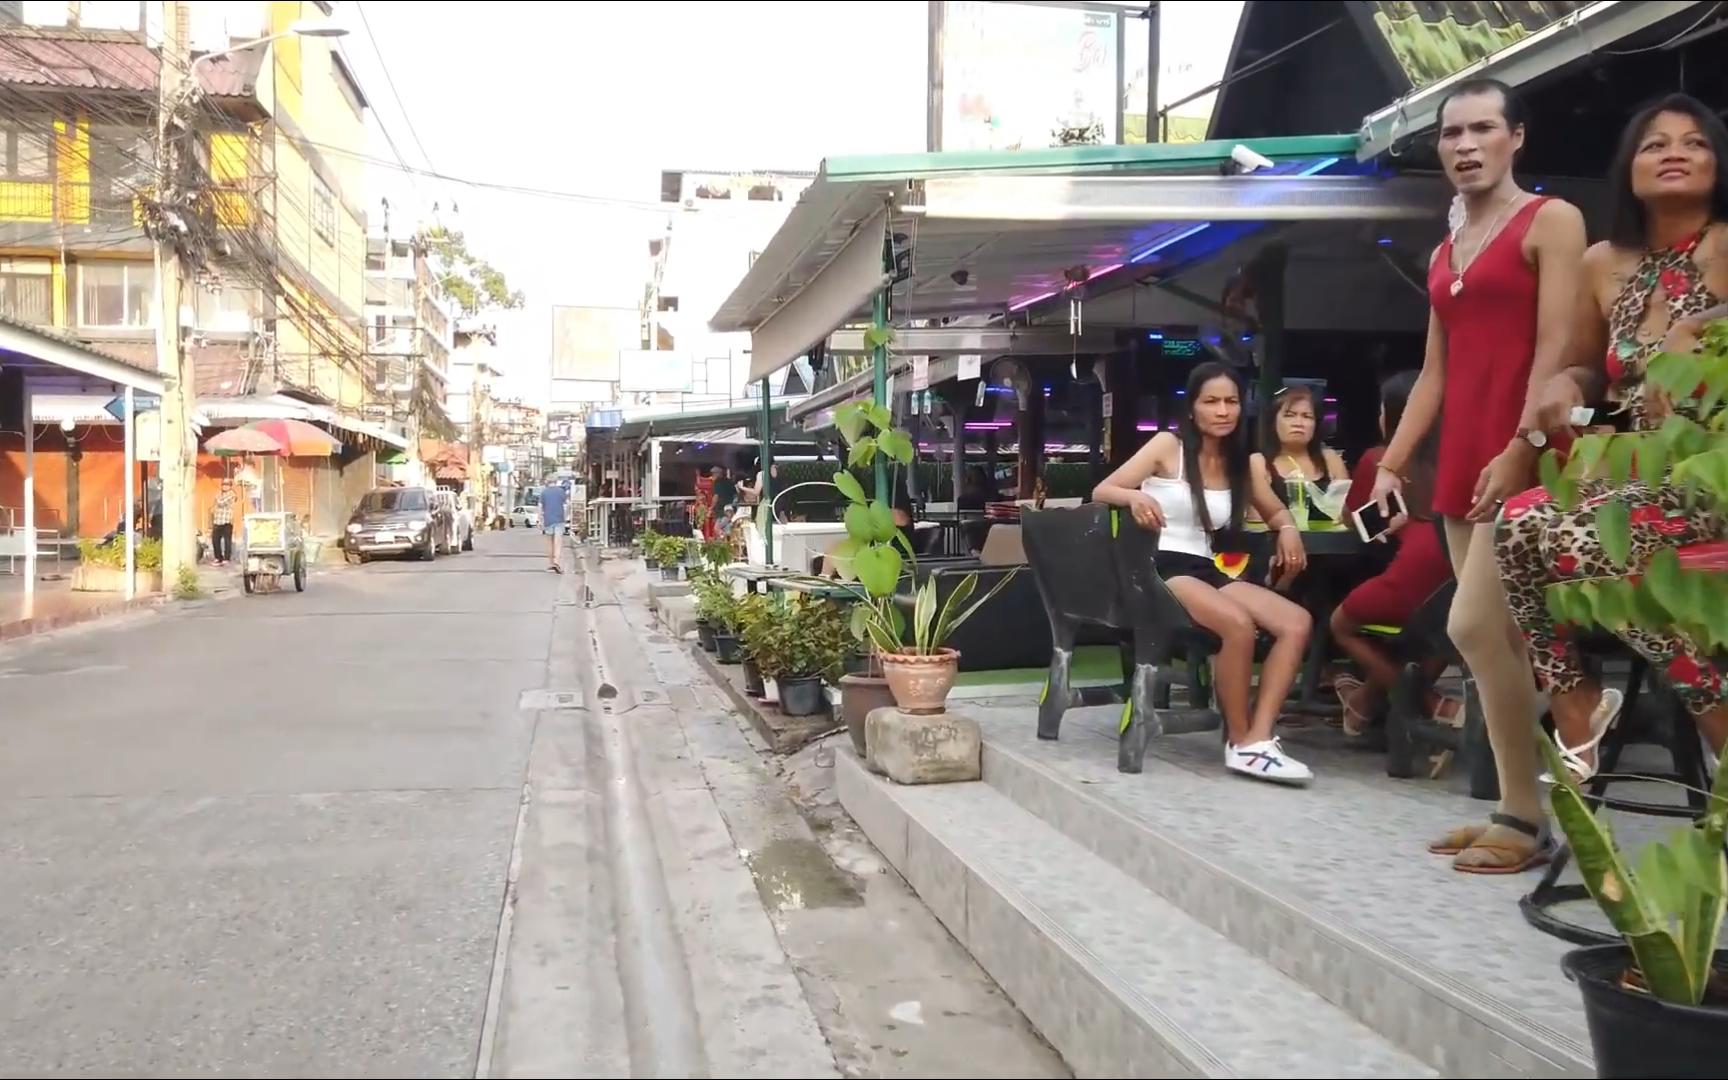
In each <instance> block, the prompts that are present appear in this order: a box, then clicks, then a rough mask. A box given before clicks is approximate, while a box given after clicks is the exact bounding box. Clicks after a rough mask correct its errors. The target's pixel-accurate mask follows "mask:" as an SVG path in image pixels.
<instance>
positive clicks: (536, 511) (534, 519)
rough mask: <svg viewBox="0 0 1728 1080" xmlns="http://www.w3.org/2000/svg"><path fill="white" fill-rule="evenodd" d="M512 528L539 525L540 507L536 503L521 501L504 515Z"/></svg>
mask: <svg viewBox="0 0 1728 1080" xmlns="http://www.w3.org/2000/svg"><path fill="white" fill-rule="evenodd" d="M505 520H507V521H508V522H509V523H510V527H511V528H512V529H514V528H516V527H517V526H521V527H523V528H527V529H538V528H539V527H540V507H539V505H538V504H536V503H523V504H522V505H521V506H518V507H517V508H516V509H514V510H512V511H510V513H509V514H507V515H506V516H505Z"/></svg>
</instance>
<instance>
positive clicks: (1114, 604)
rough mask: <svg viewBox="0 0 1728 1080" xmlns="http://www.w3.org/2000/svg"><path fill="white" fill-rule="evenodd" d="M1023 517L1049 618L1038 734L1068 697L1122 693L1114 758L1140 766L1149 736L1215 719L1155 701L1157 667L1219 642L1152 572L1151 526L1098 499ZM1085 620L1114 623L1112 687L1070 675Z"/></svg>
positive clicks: (1050, 733) (1050, 732)
mask: <svg viewBox="0 0 1728 1080" xmlns="http://www.w3.org/2000/svg"><path fill="white" fill-rule="evenodd" d="M1021 525H1022V539H1023V541H1024V543H1025V546H1026V558H1027V562H1028V563H1029V564H1030V566H1031V568H1032V577H1033V580H1034V581H1035V582H1036V583H1037V586H1038V595H1039V597H1040V598H1041V599H1042V600H1043V603H1044V612H1045V614H1046V616H1048V618H1049V620H1050V638H1051V651H1050V673H1049V676H1048V678H1047V680H1046V682H1045V685H1044V692H1043V695H1042V696H1041V697H1040V698H1039V702H1038V737H1039V738H1040V739H1055V738H1057V737H1058V736H1059V735H1060V734H1061V729H1062V717H1063V715H1064V714H1066V713H1067V711H1068V709H1069V708H1071V707H1073V706H1075V705H1079V704H1114V703H1116V702H1121V703H1122V706H1123V707H1122V718H1121V722H1120V725H1119V729H1118V730H1119V733H1120V736H1121V740H1120V742H1119V744H1118V746H1117V751H1116V768H1117V769H1118V770H1119V771H1121V772H1125V773H1138V772H1140V771H1141V770H1142V769H1143V768H1144V765H1145V760H1146V747H1147V744H1148V742H1149V741H1150V740H1151V739H1152V738H1153V737H1154V736H1158V735H1174V734H1184V733H1187V732H1194V731H1210V730H1215V729H1218V728H1221V727H1222V726H1223V720H1222V718H1221V717H1220V716H1219V715H1218V713H1217V712H1216V711H1215V710H1213V709H1209V708H1190V709H1180V710H1178V709H1171V708H1168V707H1161V704H1160V697H1161V696H1162V702H1163V706H1167V703H1168V693H1167V689H1166V690H1165V692H1164V693H1163V694H1162V695H1160V678H1159V675H1160V669H1161V668H1163V667H1165V666H1166V665H1169V664H1170V663H1171V662H1172V660H1173V659H1175V658H1176V656H1177V655H1179V654H1180V655H1183V656H1184V657H1186V658H1188V659H1189V662H1190V664H1193V663H1194V662H1195V661H1194V657H1196V656H1199V657H1202V658H1203V657H1205V656H1209V655H1211V653H1212V652H1216V651H1217V649H1218V645H1219V643H1218V639H1217V638H1216V637H1214V636H1213V635H1212V634H1210V633H1207V632H1206V631H1205V630H1202V629H1200V628H1199V627H1197V626H1195V625H1194V623H1193V621H1192V620H1191V619H1189V617H1188V613H1187V611H1185V610H1184V609H1183V607H1182V605H1181V603H1180V602H1179V601H1178V600H1177V599H1176V597H1175V595H1174V594H1173V593H1171V591H1170V589H1169V588H1168V587H1167V586H1166V585H1165V584H1164V582H1163V580H1162V579H1161V578H1159V577H1158V574H1157V570H1156V568H1155V565H1154V563H1155V559H1156V555H1157V549H1158V540H1157V537H1156V535H1154V534H1153V533H1150V532H1148V531H1146V530H1144V529H1142V528H1140V527H1139V526H1137V525H1134V524H1133V523H1132V522H1131V521H1128V520H1126V518H1125V516H1124V515H1123V514H1122V513H1121V512H1120V511H1118V510H1116V509H1114V508H1112V507H1109V506H1104V505H1101V504H1088V505H1086V506H1082V507H1079V508H1077V509H1072V510H1026V511H1024V512H1023V514H1022V516H1021ZM1087 626H1096V627H1103V628H1107V629H1109V630H1112V631H1115V632H1116V633H1117V635H1119V640H1122V641H1123V646H1122V650H1123V668H1124V671H1123V676H1124V678H1123V682H1124V684H1125V685H1124V686H1123V687H1122V688H1121V689H1120V690H1117V691H1106V693H1105V695H1102V696H1100V695H1098V694H1097V693H1096V692H1083V691H1079V690H1076V689H1074V688H1073V687H1072V686H1071V685H1070V683H1069V672H1070V668H1071V666H1072V664H1073V660H1074V647H1075V645H1076V644H1077V643H1078V640H1079V637H1080V634H1081V631H1082V629H1083V628H1084V627H1087ZM1191 677H1192V676H1191ZM1166 687H1167V684H1166Z"/></svg>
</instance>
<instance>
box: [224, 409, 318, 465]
mask: <svg viewBox="0 0 1728 1080" xmlns="http://www.w3.org/2000/svg"><path fill="white" fill-rule="evenodd" d="M236 430H238V431H251V432H256V433H258V434H261V435H264V436H267V437H268V438H270V439H271V440H273V441H274V443H275V444H276V449H275V450H265V451H256V452H257V453H275V454H281V455H283V456H284V457H329V456H330V455H332V454H334V453H336V452H337V451H338V450H341V449H342V444H341V443H340V442H338V441H337V440H336V439H334V438H332V437H331V436H330V435H329V434H327V433H326V432H325V431H323V430H322V429H321V428H316V427H313V426H312V425H311V424H308V423H307V422H306V421H304V420H290V419H287V418H280V419H272V420H254V421H252V422H251V423H250V424H246V425H243V426H242V427H240V428H237V429H236Z"/></svg>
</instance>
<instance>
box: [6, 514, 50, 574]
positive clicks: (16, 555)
mask: <svg viewBox="0 0 1728 1080" xmlns="http://www.w3.org/2000/svg"><path fill="white" fill-rule="evenodd" d="M43 517H46V518H48V519H49V520H50V521H57V520H58V518H59V514H58V512H57V511H54V510H46V511H43V512H42V513H39V514H38V515H37V518H38V519H41V518H43ZM23 520H24V509H23V508H22V507H18V506H0V559H3V560H5V563H6V569H5V571H4V572H5V573H8V574H12V575H17V574H18V573H19V570H18V563H19V562H21V561H27V560H28V559H29V557H30V534H29V532H28V531H26V530H25V528H24V526H23V524H22V522H23ZM61 532H62V529H57V528H51V529H45V528H43V527H42V525H41V524H40V523H38V524H37V526H36V537H35V540H36V565H37V568H38V571H39V572H40V568H41V566H42V563H43V560H45V559H48V560H52V561H53V563H54V573H56V574H58V573H59V572H60V560H61V558H62V557H63V548H64V541H63V540H62V539H61Z"/></svg>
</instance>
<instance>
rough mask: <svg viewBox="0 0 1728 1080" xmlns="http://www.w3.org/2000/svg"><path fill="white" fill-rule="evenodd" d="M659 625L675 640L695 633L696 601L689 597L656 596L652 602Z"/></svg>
mask: <svg viewBox="0 0 1728 1080" xmlns="http://www.w3.org/2000/svg"><path fill="white" fill-rule="evenodd" d="M652 603H653V605H654V613H655V614H656V615H658V616H659V617H660V625H661V626H664V627H665V628H666V632H667V633H669V634H671V635H672V636H673V637H675V638H681V637H683V636H684V635H685V634H693V633H695V632H696V601H695V599H694V598H692V597H689V596H657V597H655V598H654V599H653V601H652Z"/></svg>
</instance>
